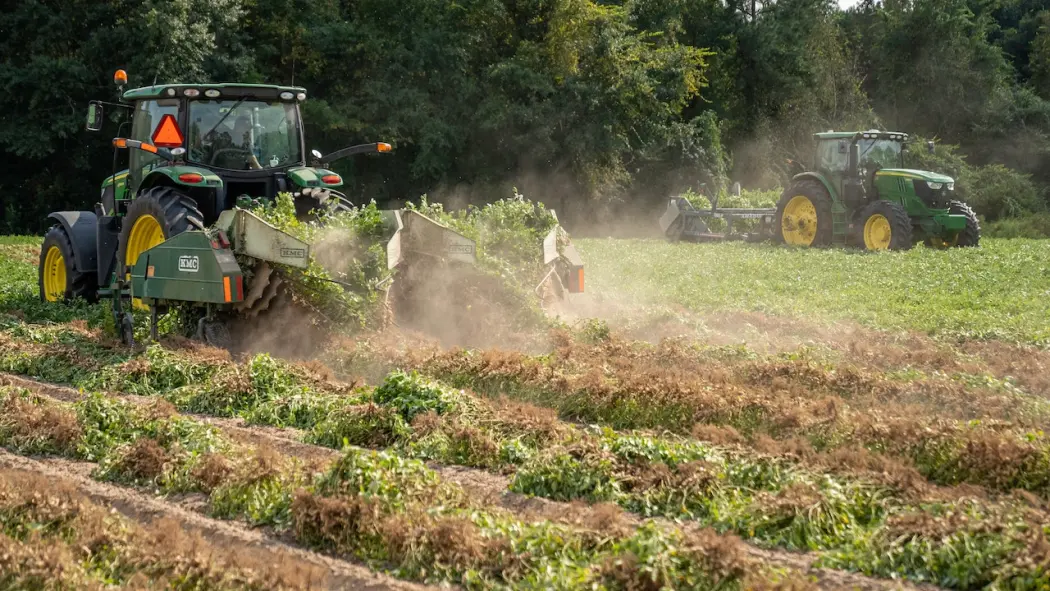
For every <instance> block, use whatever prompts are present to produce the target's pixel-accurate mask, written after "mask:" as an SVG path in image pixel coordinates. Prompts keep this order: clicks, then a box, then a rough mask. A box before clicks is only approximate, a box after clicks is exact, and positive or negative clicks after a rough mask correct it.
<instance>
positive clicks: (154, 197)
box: [117, 187, 204, 310]
mask: <svg viewBox="0 0 1050 591" xmlns="http://www.w3.org/2000/svg"><path fill="white" fill-rule="evenodd" d="M203 220H204V216H203V215H201V212H200V209H198V208H197V202H196V201H194V200H193V199H191V198H190V197H189V196H187V195H185V194H183V193H182V192H180V191H179V190H178V189H175V188H174V187H153V188H152V189H149V190H147V191H146V192H144V193H142V194H141V195H139V196H138V197H136V198H135V199H134V201H132V202H131V204H130V205H128V212H127V214H126V215H125V216H124V221H123V223H122V224H121V227H120V240H119V242H118V245H117V261H118V262H119V263H120V268H121V269H122V271H121V273H125V274H126V273H127V272H128V271H127V270H128V269H129V268H130V267H131V266H133V265H134V264H135V263H136V262H137V261H138V259H139V255H141V254H142V253H143V252H145V251H147V250H149V249H151V248H153V247H154V246H157V245H158V244H160V243H161V242H164V241H165V240H167V239H169V238H171V237H172V236H175V235H177V234H181V233H183V232H186V231H188V230H203V229H204V221H203ZM131 305H132V306H134V307H135V308H138V309H140V310H148V309H149V308H148V307H147V306H146V305H145V304H143V303H142V302H141V300H139V299H138V298H134V299H132V301H131Z"/></svg>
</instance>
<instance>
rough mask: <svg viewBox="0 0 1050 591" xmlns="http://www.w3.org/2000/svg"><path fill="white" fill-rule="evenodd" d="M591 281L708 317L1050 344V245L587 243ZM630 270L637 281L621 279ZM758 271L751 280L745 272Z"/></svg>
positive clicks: (643, 301) (593, 286)
mask: <svg viewBox="0 0 1050 591" xmlns="http://www.w3.org/2000/svg"><path fill="white" fill-rule="evenodd" d="M575 242H576V243H577V246H578V248H579V249H580V251H581V253H582V256H583V257H584V258H585V260H586V261H587V267H588V274H589V275H588V276H589V277H590V280H589V282H588V289H589V290H590V291H592V292H594V293H597V294H603V296H604V297H610V294H616V296H618V297H620V298H628V299H629V302H630V303H632V304H634V305H642V306H645V305H649V306H652V305H675V306H681V307H683V308H686V309H688V310H690V311H693V312H696V313H698V314H700V315H704V314H711V313H717V312H722V311H753V312H762V313H767V314H776V315H786V316H793V317H797V318H805V319H811V320H813V321H815V322H817V323H820V322H827V321H842V320H845V321H853V322H857V323H860V324H862V325H866V326H870V327H874V328H878V329H881V330H889V331H900V330H904V331H912V330H914V331H921V332H924V333H928V334H931V335H935V336H939V337H944V338H948V339H952V338H971V339H974V338H976V339H999V340H1005V341H1016V342H1022V343H1031V344H1036V345H1043V344H1046V343H1048V342H1050V324H1048V323H1047V320H1046V319H1047V318H1050V308H1048V307H1047V305H1048V304H1047V300H1046V298H1042V297H1036V296H1035V294H1040V293H1043V292H1045V291H1046V290H1047V289H1050V275H1048V274H1047V273H1044V272H1042V271H1040V270H1041V269H1043V268H1044V265H1043V261H1045V260H1046V259H1047V257H1048V256H1050V244H1048V243H1046V242H1043V241H1033V240H991V239H989V240H983V241H982V242H981V248H980V249H953V250H950V251H943V252H931V251H930V250H927V249H924V248H916V249H915V250H912V251H910V252H906V253H892V254H888V255H886V256H883V255H880V254H870V253H860V252H852V251H846V250H838V249H792V248H785V247H778V246H771V245H748V244H717V245H716V244H664V243H660V242H655V241H641V240H616V241H611V240H577V241H575ZM624 277H630V278H631V280H630V281H621V280H620V278H624ZM745 277H746V278H747V280H744V279H743V278H745Z"/></svg>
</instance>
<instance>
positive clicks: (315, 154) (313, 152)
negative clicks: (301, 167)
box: [310, 149, 321, 166]
mask: <svg viewBox="0 0 1050 591" xmlns="http://www.w3.org/2000/svg"><path fill="white" fill-rule="evenodd" d="M310 155H311V156H313V157H314V161H313V163H312V166H320V165H321V151H320V150H316V149H315V150H310Z"/></svg>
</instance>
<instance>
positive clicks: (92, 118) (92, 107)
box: [87, 101, 102, 131]
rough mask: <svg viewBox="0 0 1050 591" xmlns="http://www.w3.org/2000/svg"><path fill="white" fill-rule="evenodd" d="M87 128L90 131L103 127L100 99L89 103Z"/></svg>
mask: <svg viewBox="0 0 1050 591" xmlns="http://www.w3.org/2000/svg"><path fill="white" fill-rule="evenodd" d="M87 129H88V131H98V130H100V129H102V104H101V103H99V102H98V101H91V102H90V103H88V116H87Z"/></svg>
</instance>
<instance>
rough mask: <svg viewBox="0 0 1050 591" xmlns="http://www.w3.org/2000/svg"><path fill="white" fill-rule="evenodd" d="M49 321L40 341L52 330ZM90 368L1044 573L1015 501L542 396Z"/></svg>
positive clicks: (176, 362) (484, 456)
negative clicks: (972, 496) (903, 484)
mask: <svg viewBox="0 0 1050 591" xmlns="http://www.w3.org/2000/svg"><path fill="white" fill-rule="evenodd" d="M48 334H50V333H47V334H45V333H41V334H40V335H39V336H40V337H41V338H40V339H38V341H47V340H48V338H49V337H48V336H47V335H48ZM38 344H40V343H38ZM64 346H65V345H62V344H61V343H57V342H52V343H51V349H50V353H51V357H49V358H38V357H37V356H36V355H35V354H34V353H33V351H32V347H21V348H20V349H19V350H18V353H14V352H12V351H10V350H9V351H6V352H4V353H3V355H0V361H2V363H3V367H4V368H5V369H7V370H8V371H20V372H21V373H30V374H34V375H41V376H43V377H45V378H47V379H54V378H55V377H56V376H53V375H50V374H49V373H48V368H49V367H50V363H51V362H50V359H51V358H53V357H54V356H55V354H56V353H57V352H58V351H59V350H60V349H62V348H63V347H64ZM67 353H68V351H67ZM60 356H63V357H66V358H68V357H70V356H71V355H69V354H65V355H60ZM62 367H65V366H64V365H62ZM80 380H81V381H80V385H83V384H88V383H90V384H94V385H95V386H97V387H105V388H107V389H110V390H116V391H124V392H132V393H139V394H148V395H159V396H164V397H165V398H166V399H168V400H170V401H171V402H173V403H174V404H175V405H176V406H178V407H179V408H180V409H182V410H185V411H192V412H200V413H206V414H212V415H219V416H235V415H236V416H242V417H244V418H246V419H248V420H249V421H255V422H259V423H264V424H271V425H278V426H295V427H299V428H301V429H304V430H305V432H306V438H307V440H308V441H311V442H313V443H317V444H320V445H326V446H329V447H333V448H337V449H338V448H339V447H341V446H342V445H343V444H344V443H351V444H358V445H365V446H373V447H389V448H391V449H392V451H395V452H397V453H399V454H401V455H411V456H415V457H417V458H422V459H429V460H438V461H442V462H445V463H454V464H462V465H468V466H476V467H481V468H486V469H490V470H498V471H511V472H513V473H514V474H515V476H514V479H513V483H512V488H513V489H514V490H516V491H518V492H522V493H526V494H534V495H538V496H544V497H547V498H551V499H555V500H577V499H580V500H587V501H591V502H600V501H609V502H614V503H616V504H618V505H620V506H621V507H623V508H625V509H627V510H630V511H633V512H636V513H638V514H640V515H644V516H665V517H673V518H687V519H692V520H695V521H696V522H699V523H700V524H703V525H710V526H713V527H714V528H716V529H718V530H721V531H731V532H735V533H737V534H739V535H741V536H744V537H747V538H750V539H754V540H756V541H758V542H760V543H763V544H768V545H775V546H781V547H787V548H793V549H802V550H821V551H823V556H824V560H825V561H826V562H827V564H829V565H839V566H844V567H847V568H852V569H858V570H863V571H865V572H868V573H872V574H879V575H883V576H888V575H906V576H910V577H914V578H918V579H924V580H935V581H938V582H941V583H942V584H945V585H948V586H955V587H960V588H969V587H972V586H974V585H979V584H981V583H983V582H989V581H996V580H1000V581H1011V582H1012V583H1013V582H1017V581H1019V580H1025V578H1026V577H1027V578H1029V579H1031V580H1038V579H1039V578H1040V577H1045V576H1046V573H1044V572H1043V571H1042V570H1040V569H1039V568H1036V567H1025V566H1024V564H1026V562H1025V561H1026V560H1029V559H1030V558H1031V557H1032V556H1033V553H1036V554H1038V552H1039V548H1040V546H1039V545H1038V544H1036V543H1035V542H1036V541H1038V540H1039V539H1042V538H1041V537H1039V536H1037V537H1036V538H1031V539H1029V538H1026V537H1025V536H1028V535H1030V532H1031V531H1033V530H1032V525H1031V524H1032V520H1031V519H1028V518H1025V517H1023V512H1021V511H1020V509H1019V506H1018V505H1016V504H1012V503H1004V504H998V503H987V502H978V501H968V500H958V501H940V502H939V501H936V500H935V499H927V502H923V503H920V504H916V503H915V502H905V501H904V500H903V499H901V498H898V497H896V496H894V490H893V489H892V488H891V487H886V486H877V485H873V484H872V483H871V482H870V481H867V480H865V479H858V478H855V477H852V476H849V475H846V476H831V475H829V474H827V473H824V472H821V471H813V470H812V469H808V468H806V467H805V466H801V465H798V464H797V463H793V462H788V461H784V460H782V459H775V458H770V457H767V456H763V455H761V454H755V453H749V452H747V451H746V450H740V449H733V448H725V447H720V446H714V445H711V444H708V443H702V442H698V441H695V440H690V439H683V438H678V437H674V436H663V437H656V436H650V435H643V434H621V433H616V432H613V431H610V430H608V429H597V428H580V427H577V426H574V425H571V424H567V423H564V422H561V421H559V420H558V419H557V418H556V416H554V414H553V413H551V412H550V411H545V410H544V409H538V408H536V407H531V406H528V405H522V404H518V403H514V402H510V401H505V400H504V401H492V400H488V399H485V398H479V397H477V396H473V395H471V394H470V393H469V392H463V391H460V390H455V389H451V388H448V387H445V386H442V385H440V384H436V383H432V382H428V381H427V380H424V379H421V378H420V377H418V376H414V375H409V374H405V373H403V372H395V373H393V374H391V375H390V376H388V377H387V378H386V379H385V380H384V382H383V383H382V384H381V385H380V386H379V387H377V388H363V387H361V388H353V389H351V388H346V387H340V386H337V385H333V384H332V383H331V382H326V381H324V380H321V379H319V378H317V377H315V376H314V377H312V376H310V375H309V374H308V373H306V370H305V369H304V368H302V367H296V366H289V365H287V364H283V363H280V362H277V361H275V360H273V359H271V358H269V357H267V356H256V357H254V358H252V359H251V360H249V361H247V362H246V363H244V364H235V363H231V362H228V361H213V362H207V361H206V360H202V359H200V358H195V359H191V358H190V357H189V356H187V355H186V354H184V353H181V352H177V351H171V350H166V349H163V348H160V347H151V348H149V349H148V350H147V351H146V352H145V353H144V354H142V355H139V356H137V357H134V358H132V359H129V360H126V361H124V362H123V363H120V364H117V365H104V366H102V367H100V368H95V370H93V371H91V372H88V373H86V374H84V375H83V376H81V377H80ZM839 459H847V458H845V457H842V458H839ZM958 514H965V515H967V516H969V517H968V518H967V519H966V520H964V521H961V522H960V521H958V520H952V519H950V518H947V517H943V516H944V515H947V516H951V515H958ZM1015 514H1021V515H1022V517H1021V518H1016V517H1015ZM1004 515H1006V516H1007V517H1010V519H1007V520H1006V522H1007V523H1010V524H1011V525H1009V526H1008V527H1006V528H1005V529H1003V530H1001V531H992V530H987V531H986V529H982V528H987V527H991V525H990V524H993V523H995V522H996V521H997V520H1000V519H1004ZM920 518H929V519H930V523H929V525H930V527H931V529H930V531H929V532H926V531H923V530H921V528H920V531H918V532H916V533H914V535H911V536H910V537H909V536H903V537H902V535H901V530H900V524H901V523H909V522H910V521H909V520H915V519H920ZM1011 519H1012V521H1011ZM1018 519H1019V520H1018ZM1033 519H1035V518H1033ZM938 528H939V529H938ZM1036 530H1038V528H1036ZM946 532H947V533H946ZM1040 536H1041V534H1040ZM943 539H948V540H950V541H949V542H948V543H941V540H943ZM956 547H966V548H971V549H973V551H975V552H977V553H978V554H980V555H981V556H985V557H987V558H988V561H986V562H981V561H973V560H972V557H970V556H967V555H966V554H958V553H956V552H955V551H954V550H952V548H956ZM942 554H943V556H942ZM886 557H890V558H889V559H886ZM875 558H879V560H875ZM1035 564H1039V563H1038V562H1037V563H1035ZM1018 565H1021V566H1018Z"/></svg>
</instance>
